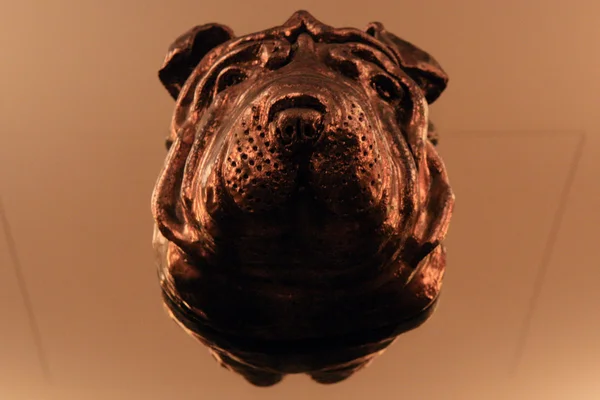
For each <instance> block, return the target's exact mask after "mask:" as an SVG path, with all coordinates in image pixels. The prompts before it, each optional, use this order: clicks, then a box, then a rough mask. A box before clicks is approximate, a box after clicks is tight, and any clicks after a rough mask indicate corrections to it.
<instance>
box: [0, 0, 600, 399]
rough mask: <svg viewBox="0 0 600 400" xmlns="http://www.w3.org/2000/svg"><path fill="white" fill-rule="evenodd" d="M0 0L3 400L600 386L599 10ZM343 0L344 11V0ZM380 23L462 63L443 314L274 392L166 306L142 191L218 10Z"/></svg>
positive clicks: (452, 110) (436, 112) (448, 101)
mask: <svg viewBox="0 0 600 400" xmlns="http://www.w3.org/2000/svg"><path fill="white" fill-rule="evenodd" d="M7 3H8V2H3V3H2V6H1V7H0V46H1V47H0V48H1V49H2V52H3V54H2V62H1V63H0V88H1V93H2V94H1V96H0V101H1V108H0V124H1V125H0V127H1V129H0V132H1V135H2V137H1V139H2V140H1V142H0V196H1V199H2V203H3V219H1V220H0V225H1V226H0V300H1V301H0V320H1V321H2V327H1V330H0V398H1V399H7V400H21V399H26V400H37V399H40V400H45V399H60V400H70V399H86V400H87V399H91V400H95V399H143V400H154V399H157V400H162V399H181V400H187V399H190V400H192V399H209V400H213V399H214V400H219V399H240V400H244V399H312V400H316V399H329V398H334V397H340V398H344V399H375V398H377V399H417V398H418V399H444V400H445V399H460V400H463V399H477V400H478V399H482V400H483V399H511V400H512V399H575V400H588V399H589V400H591V399H598V398H600V379H599V376H600V372H599V371H600V345H599V344H598V340H599V339H598V338H599V337H600V316H599V315H600V312H599V308H600V292H599V291H598V289H597V288H598V280H599V279H600V272H599V268H598V264H599V263H598V254H597V253H598V243H597V232H598V226H600V213H599V212H598V211H597V210H598V209H597V205H598V202H599V200H600V184H599V183H598V177H597V176H598V174H599V172H600V161H599V160H600V122H599V119H598V112H597V111H598V107H599V104H600V96H599V93H600V77H599V75H598V74H599V71H600V52H599V50H598V49H599V48H598V43H599V41H600V24H599V23H598V18H599V17H598V16H599V15H600V3H598V2H597V1H594V0H589V1H585V0H571V1H564V0H535V1H534V0H528V1H523V0H507V1H497V0H479V1H477V0H454V1H444V0H436V1H434V0H431V1H418V0H405V1H391V0H390V1H377V2H374V1H364V2H358V1H355V0H352V1H345V2H334V1H329V2H327V1H323V0H319V1H303V2H292V1H278V2H275V1H270V2H268V1H227V0H219V1H212V2H208V1H191V0H189V1H184V0H180V1H166V0H164V1H157V0H146V1H132V0H129V1H124V0H103V1H100V0H93V1H92V0H57V1H46V0H20V1H14V2H10V4H7ZM336 4H337V5H336ZM297 9H308V10H309V11H311V12H312V13H313V14H314V15H315V16H316V17H317V18H319V19H321V20H322V21H324V22H326V23H328V24H331V25H336V26H355V27H359V28H363V27H365V26H366V24H367V23H368V22H370V21H377V20H378V21H381V22H383V23H384V24H385V25H386V26H387V27H388V28H389V29H390V30H392V31H394V32H395V33H397V34H398V35H400V36H401V37H404V38H406V39H408V40H410V41H413V42H414V43H416V44H417V45H419V46H421V47H423V48H425V49H426V50H427V51H429V52H431V53H432V54H433V55H434V56H435V57H436V58H437V59H438V60H439V61H440V63H441V64H442V65H443V66H444V68H445V69H446V70H447V72H448V73H449V74H450V77H451V82H450V86H449V89H448V91H447V92H446V93H445V94H444V95H443V96H442V97H441V99H440V100H439V102H438V103H436V104H435V105H434V106H433V108H432V115H433V117H434V118H435V122H436V123H437V124H438V127H439V128H440V130H441V134H442V139H441V146H440V152H441V154H442V156H443V157H444V159H445V161H446V164H447V167H448V171H449V174H450V178H451V182H452V184H453V185H454V188H455V191H456V196H457V206H456V213H455V217H454V219H453V223H452V226H451V229H450V234H449V237H448V240H447V243H448V248H449V265H448V274H447V280H446V284H445V291H444V297H443V300H442V302H441V305H440V307H439V309H438V311H437V313H436V314H435V316H434V317H433V318H432V319H431V320H430V322H429V323H427V324H426V325H424V326H423V327H422V328H421V329H419V330H417V331H414V332H412V333H409V334H407V335H406V336H404V337H402V338H401V339H400V340H399V341H397V342H396V344H395V345H394V346H393V347H392V348H391V349H390V350H389V351H388V352H387V353H385V354H384V355H383V356H382V357H380V358H379V359H378V360H377V361H376V362H375V363H374V364H373V365H372V366H371V367H369V368H368V369H367V370H365V371H364V372H361V373H359V374H357V375H356V376H355V377H353V378H352V379H350V380H349V381H347V382H345V383H342V384H339V385H335V386H320V385H317V384H314V383H312V382H311V381H309V380H308V378H305V377H300V376H298V377H297V376H293V377H289V378H287V379H286V380H285V381H284V382H283V383H281V384H280V385H278V386H276V387H274V388H271V389H257V388H253V387H251V386H250V385H249V384H247V383H246V382H244V381H243V380H242V379H241V378H239V377H237V376H235V375H233V374H231V373H228V372H227V371H225V370H224V369H222V368H219V367H218V366H217V364H216V363H215V362H214V361H213V360H212V358H210V356H209V355H208V353H207V351H206V350H205V349H204V348H202V347H201V346H200V345H197V344H196V343H195V342H194V341H193V340H192V339H189V338H188V337H186V336H185V334H184V333H183V332H181V331H180V330H179V328H178V327H177V326H175V324H173V323H172V322H170V321H169V320H168V319H167V317H166V316H165V314H164V313H163V311H162V308H161V304H160V298H159V291H158V287H157V280H156V275H155V267H154V261H153V255H152V251H151V247H150V239H151V231H152V220H151V216H150V212H149V196H150V193H151V190H152V187H153V184H154V180H155V179H156V177H157V174H158V171H159V169H160V166H161V164H162V162H163V159H164V156H165V152H164V149H163V138H164V135H165V134H166V132H167V128H168V123H169V120H170V114H171V111H172V107H173V101H172V100H171V99H170V97H169V96H168V94H167V92H166V91H165V90H164V89H163V88H162V87H161V86H160V84H159V82H158V79H157V76H156V73H157V69H158V68H159V66H160V64H161V63H162V59H163V56H164V54H165V51H166V49H167V47H168V45H169V44H170V43H171V41H172V40H173V39H174V38H175V37H176V36H178V35H179V34H180V33H182V32H183V31H185V30H187V29H188V28H190V27H191V26H193V25H196V24H201V23H206V22H222V23H226V24H228V25H230V26H231V27H232V28H233V29H234V30H235V32H236V33H237V34H245V33H250V32H252V31H256V30H260V29H263V28H266V27H269V26H272V25H276V24H279V23H282V22H284V21H285V20H286V19H287V18H288V17H289V16H290V15H291V14H292V12H293V11H295V10H297Z"/></svg>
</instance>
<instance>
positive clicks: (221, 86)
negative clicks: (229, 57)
mask: <svg viewBox="0 0 600 400" xmlns="http://www.w3.org/2000/svg"><path fill="white" fill-rule="evenodd" d="M247 77H248V76H247V75H246V73H245V72H244V71H242V70H241V69H239V68H228V69H226V70H224V71H223V72H221V73H220V74H219V77H218V78H217V84H216V90H217V93H220V92H222V91H223V90H225V89H227V88H228V87H231V86H234V85H237V84H238V83H241V82H243V81H244V80H245V79H246V78H247Z"/></svg>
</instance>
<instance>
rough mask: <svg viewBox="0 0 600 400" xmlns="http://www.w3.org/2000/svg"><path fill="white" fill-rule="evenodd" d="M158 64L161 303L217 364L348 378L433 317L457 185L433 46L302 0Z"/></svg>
mask: <svg viewBox="0 0 600 400" xmlns="http://www.w3.org/2000/svg"><path fill="white" fill-rule="evenodd" d="M159 77H160V80H161V82H162V83H163V84H164V86H165V87H166V88H167V90H168V91H169V93H170V94H171V96H172V97H173V98H174V99H176V101H177V103H176V107H175V112H174V115H173V119H172V124H171V132H170V136H169V138H168V140H167V147H168V156H167V159H166V161H165V166H164V169H163V170H162V172H161V174H160V177H159V179H158V181H157V183H156V187H155V190H154V194H153V200H152V212H153V215H154V218H155V222H156V229H155V236H154V247H155V249H156V251H157V254H158V256H159V259H160V260H159V265H160V268H159V271H160V274H159V275H160V283H161V288H162V293H163V298H164V301H165V305H166V308H167V309H168V310H169V312H170V314H171V316H172V317H173V318H174V319H175V320H176V321H177V322H178V323H179V324H180V325H181V326H182V327H184V329H185V330H186V331H187V332H188V333H189V334H191V335H193V336H194V337H196V338H197V339H198V340H200V341H201V342H202V343H204V344H205V345H206V346H208V347H209V348H210V350H211V353H212V354H213V356H214V357H215V358H216V359H217V360H218V361H219V362H220V363H221V365H222V366H224V367H226V368H228V369H230V370H233V371H235V372H237V373H239V374H241V375H243V376H244V377H245V378H246V379H247V380H248V381H249V382H251V383H252V384H254V385H258V386H269V385H273V384H275V383H277V382H279V381H280V380H281V379H282V377H283V376H284V375H286V374H291V373H307V374H309V375H310V376H311V377H312V378H313V379H314V380H315V381H317V382H321V383H334V382H339V381H341V380H343V379H345V378H347V377H349V376H350V375H352V374H353V373H354V372H355V371H357V370H358V369H360V368H362V367H364V366H365V365H367V363H368V362H369V361H370V360H372V359H373V358H374V357H375V356H376V355H378V354H380V353H381V352H383V351H384V349H385V348H386V347H387V346H389V345H390V344H391V343H392V341H393V340H394V339H395V338H396V337H397V336H398V335H399V334H400V333H402V332H405V331H407V330H411V329H414V328H416V327H417V326H418V325H420V324H421V323H423V322H424V321H425V320H426V319H427V318H428V317H429V316H430V315H431V313H432V311H433V309H434V305H435V302H436V300H437V298H438V294H439V292H440V287H441V284H442V277H443V273H444V267H445V262H446V261H445V249H444V246H443V244H442V241H443V239H444V237H445V235H446V231H447V229H448V224H449V221H450V217H451V213H452V208H453V204H454V195H453V193H452V190H451V188H450V186H449V183H448V178H447V175H446V171H445V167H444V164H443V162H442V160H441V159H440V157H439V156H438V153H437V151H436V148H435V147H434V146H435V143H436V140H437V139H436V137H435V135H434V132H433V130H432V127H433V126H432V125H431V124H430V123H429V119H428V111H427V110H428V104H430V103H432V102H434V101H435V100H436V99H437V98H438V96H439V95H440V94H441V93H442V91H443V90H444V89H445V88H446V84H447V80H448V78H447V76H446V74H445V72H444V71H443V70H442V68H441V67H440V65H438V63H437V62H436V61H435V60H434V59H433V58H432V57H431V56H430V55H429V54H427V53H426V52H424V51H422V50H420V49H418V48H417V47H415V46H413V45H412V44H410V43H408V42H406V41H404V40H402V39H400V38H398V37H397V36H395V35H394V34H392V33H390V32H388V31H387V30H386V29H385V28H384V27H383V25H382V24H380V23H371V24H369V25H368V27H367V29H366V30H365V31H361V30H358V29H350V28H344V29H338V28H334V27H331V26H328V25H325V24H323V23H321V22H319V21H318V20H316V19H315V18H314V17H313V16H311V15H310V14H309V13H308V12H306V11H299V12H297V13H295V14H294V15H293V16H292V17H291V18H290V19H289V20H288V21H287V22H285V24H283V25H281V26H278V27H275V28H272V29H268V30H265V31H262V32H258V33H253V34H250V35H246V36H242V37H237V38H236V37H235V36H234V34H233V32H232V31H231V30H230V29H229V28H227V27H225V26H223V25H219V24H208V25H202V26H197V27H195V28H193V29H191V30H189V31H188V32H187V33H185V34H183V35H182V36H180V37H179V38H178V39H176V40H175V42H174V43H173V44H172V45H171V47H170V49H169V51H168V54H167V56H166V59H165V62H164V65H163V67H162V69H161V70H160V72H159Z"/></svg>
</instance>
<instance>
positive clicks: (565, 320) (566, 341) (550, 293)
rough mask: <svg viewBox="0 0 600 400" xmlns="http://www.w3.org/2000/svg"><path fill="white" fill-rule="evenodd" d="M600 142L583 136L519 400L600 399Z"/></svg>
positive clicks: (528, 347) (532, 328) (529, 345)
mask: <svg viewBox="0 0 600 400" xmlns="http://www.w3.org/2000/svg"><path fill="white" fill-rule="evenodd" d="M599 149H600V140H598V139H597V138H595V137H594V136H593V135H587V137H586V141H585V147H582V156H581V159H580V162H579V165H578V171H577V174H576V175H575V177H574V180H573V185H572V190H571V192H570V193H569V198H568V202H569V207H568V208H567V209H566V212H565V215H564V218H563V222H562V226H561V229H560V230H559V231H558V232H557V236H556V241H555V245H554V246H553V248H552V258H551V261H550V263H549V265H548V270H547V271H546V274H545V280H544V284H543V285H542V286H541V289H540V292H539V298H538V301H537V303H536V312H535V314H534V316H533V318H532V321H531V325H530V333H529V336H528V340H527V345H526V347H525V351H524V354H523V359H522V362H521V363H520V364H519V365H518V369H517V371H516V373H517V375H516V376H517V379H518V381H519V385H518V387H519V388H520V390H521V391H520V392H519V394H520V395H521V397H520V398H523V399H527V398H544V399H551V400H554V399H557V400H558V399H566V398H572V399H578V400H580V399H581V400H593V399H598V398H600V379H598V377H599V374H598V371H600V348H599V347H598V340H599V338H600V289H599V287H600V286H599V285H600V284H599V282H600V262H599V261H598V234H597V232H598V227H599V226H600V212H599V211H598V207H599V206H600V185H599V184H598V182H599V180H598V175H599V173H600V164H599V163H598V160H599V159H600V151H599Z"/></svg>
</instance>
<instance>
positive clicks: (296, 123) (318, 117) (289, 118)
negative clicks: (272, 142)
mask: <svg viewBox="0 0 600 400" xmlns="http://www.w3.org/2000/svg"><path fill="white" fill-rule="evenodd" d="M322 118H323V116H322V114H321V113H320V112H319V111H317V110H313V109H308V108H289V109H285V110H281V111H280V112H279V113H277V115H276V116H275V118H274V121H273V123H274V125H275V133H276V134H277V135H278V136H279V138H280V140H281V141H282V142H283V143H284V144H291V143H292V142H302V141H306V140H314V139H315V138H317V137H318V136H319V135H320V133H321V130H322Z"/></svg>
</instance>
